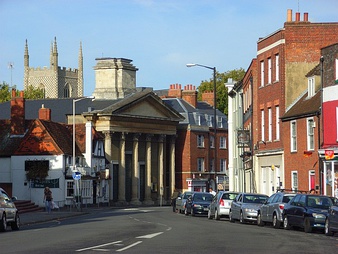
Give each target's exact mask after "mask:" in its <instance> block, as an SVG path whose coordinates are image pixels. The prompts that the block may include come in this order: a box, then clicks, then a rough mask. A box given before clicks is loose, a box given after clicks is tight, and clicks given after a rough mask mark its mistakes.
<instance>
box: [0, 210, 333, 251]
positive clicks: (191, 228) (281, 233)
mask: <svg viewBox="0 0 338 254" xmlns="http://www.w3.org/2000/svg"><path fill="white" fill-rule="evenodd" d="M0 246H1V247H0V249H1V253H83V254H88V253H102V252H105V253H138V254H141V253H180V254H181V253H187V254H190V253H213V254H214V253H316V254H318V253H335V252H336V251H337V246H338V236H333V237H327V236H325V235H324V234H322V233H320V232H315V233H311V234H306V233H304V232H303V231H301V230H290V231H289V230H284V229H274V228H272V227H270V226H266V227H258V226H257V225H251V224H239V223H238V222H237V223H230V222H229V221H228V220H227V219H222V220H221V221H215V220H208V219H207V218H206V217H198V216H197V217H192V216H185V215H183V214H176V213H173V212H172V209H171V207H149V208H132V209H103V210H102V209H98V210H97V211H95V213H91V214H87V215H83V216H79V217H72V218H68V219H64V220H60V221H52V222H47V223H41V224H34V225H29V226H24V227H22V228H21V230H20V231H11V230H9V231H8V232H5V233H1V234H0Z"/></svg>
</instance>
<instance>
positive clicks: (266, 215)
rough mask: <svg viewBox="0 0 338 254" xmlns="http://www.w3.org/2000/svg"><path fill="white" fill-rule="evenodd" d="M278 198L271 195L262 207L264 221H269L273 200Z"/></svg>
mask: <svg viewBox="0 0 338 254" xmlns="http://www.w3.org/2000/svg"><path fill="white" fill-rule="evenodd" d="M275 197H276V194H273V195H271V196H270V197H269V198H268V200H267V201H266V202H265V203H264V204H263V205H262V206H261V207H260V210H261V217H262V220H263V221H269V213H270V210H271V208H270V207H271V203H272V201H273V199H274V198H275Z"/></svg>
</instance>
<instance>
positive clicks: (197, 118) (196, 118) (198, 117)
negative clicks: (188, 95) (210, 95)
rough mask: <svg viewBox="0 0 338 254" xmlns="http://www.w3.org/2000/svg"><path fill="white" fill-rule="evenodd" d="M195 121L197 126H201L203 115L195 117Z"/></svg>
mask: <svg viewBox="0 0 338 254" xmlns="http://www.w3.org/2000/svg"><path fill="white" fill-rule="evenodd" d="M195 121H196V125H201V115H199V114H197V115H195Z"/></svg>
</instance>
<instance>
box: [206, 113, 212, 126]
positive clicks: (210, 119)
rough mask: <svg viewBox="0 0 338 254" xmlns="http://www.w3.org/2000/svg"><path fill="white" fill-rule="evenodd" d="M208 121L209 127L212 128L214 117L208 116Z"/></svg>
mask: <svg viewBox="0 0 338 254" xmlns="http://www.w3.org/2000/svg"><path fill="white" fill-rule="evenodd" d="M207 119H208V126H209V127H212V119H213V117H212V116H209V115H208V116H207Z"/></svg>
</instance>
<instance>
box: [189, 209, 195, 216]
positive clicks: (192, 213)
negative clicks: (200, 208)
mask: <svg viewBox="0 0 338 254" xmlns="http://www.w3.org/2000/svg"><path fill="white" fill-rule="evenodd" d="M190 213H191V216H195V213H194V209H193V208H191V212H190Z"/></svg>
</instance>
